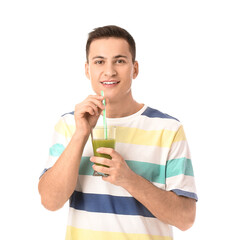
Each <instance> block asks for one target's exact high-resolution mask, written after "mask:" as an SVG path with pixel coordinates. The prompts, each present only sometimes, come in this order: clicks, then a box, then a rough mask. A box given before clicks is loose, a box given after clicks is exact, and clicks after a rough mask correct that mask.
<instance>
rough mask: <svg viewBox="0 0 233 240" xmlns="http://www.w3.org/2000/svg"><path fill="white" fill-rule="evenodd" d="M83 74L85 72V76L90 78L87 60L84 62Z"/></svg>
mask: <svg viewBox="0 0 233 240" xmlns="http://www.w3.org/2000/svg"><path fill="white" fill-rule="evenodd" d="M85 74H86V77H87V78H88V79H89V80H91V76H90V69H89V64H88V62H86V63H85Z"/></svg>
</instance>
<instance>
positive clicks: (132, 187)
mask: <svg viewBox="0 0 233 240" xmlns="http://www.w3.org/2000/svg"><path fill="white" fill-rule="evenodd" d="M99 152H100V153H105V154H109V155H111V157H112V159H111V160H109V159H106V158H99V157H92V158H91V159H90V160H91V161H92V162H94V163H100V164H103V165H107V166H109V168H106V167H102V166H98V165H93V168H94V170H96V171H98V172H102V173H105V174H109V176H108V177H103V180H105V181H108V182H110V183H112V184H115V185H118V186H121V187H123V188H124V189H126V190H127V191H128V192H129V193H130V194H131V195H132V196H133V197H134V198H135V199H137V200H138V201H139V202H141V203H142V204H143V205H144V206H145V207H146V208H147V209H148V210H149V211H150V212H151V213H152V214H153V215H154V216H155V217H157V218H158V219H160V220H161V221H163V222H164V223H168V224H170V225H173V226H176V227H177V228H179V229H180V230H183V231H185V230H187V229H188V228H190V227H191V226H192V224H193V223H194V219H195V213H196V201H195V200H194V199H191V198H186V197H182V196H178V195H176V194H175V193H173V192H168V191H165V190H162V189H160V188H158V187H156V186H154V185H153V184H152V183H150V182H149V181H147V180H146V179H144V178H143V177H141V176H139V175H137V174H136V173H134V172H133V171H132V170H131V169H130V168H129V167H128V165H127V163H126V162H125V160H124V159H123V158H122V157H121V156H120V154H118V153H117V152H116V151H115V150H113V149H110V148H100V149H99Z"/></svg>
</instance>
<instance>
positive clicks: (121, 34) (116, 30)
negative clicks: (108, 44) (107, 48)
mask: <svg viewBox="0 0 233 240" xmlns="http://www.w3.org/2000/svg"><path fill="white" fill-rule="evenodd" d="M109 37H114V38H122V39H125V40H126V41H127V42H128V44H129V51H130V53H131V55H132V61H133V62H135V58H136V46H135V41H134V39H133V37H132V36H131V35H130V34H129V33H128V32H127V31H126V30H125V29H123V28H120V27H118V26H114V25H108V26H104V27H99V28H95V29H94V30H93V31H92V32H90V33H89V34H88V39H87V44H86V59H87V62H88V55H89V50H90V45H91V43H92V42H93V41H94V40H97V39H101V38H109Z"/></svg>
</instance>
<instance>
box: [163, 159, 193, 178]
mask: <svg viewBox="0 0 233 240" xmlns="http://www.w3.org/2000/svg"><path fill="white" fill-rule="evenodd" d="M180 174H184V175H187V176H194V174H193V166H192V162H191V160H190V159H188V158H185V157H184V158H177V159H172V160H169V161H168V162H167V168H166V177H167V178H169V177H174V176H177V175H180Z"/></svg>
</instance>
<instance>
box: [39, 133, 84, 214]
mask: <svg viewBox="0 0 233 240" xmlns="http://www.w3.org/2000/svg"><path fill="white" fill-rule="evenodd" d="M87 137H88V136H87ZM87 137H85V136H79V135H78V134H75V135H73V137H72V139H71V140H70V142H69V144H68V145H67V147H66V149H65V150H64V151H63V153H62V154H61V156H60V157H59V158H58V160H57V161H56V163H55V164H54V166H53V167H52V168H50V169H49V170H48V171H47V172H45V173H44V175H43V176H42V177H41V179H40V181H39V185H38V189H39V193H40V195H41V203H42V205H44V207H45V208H47V209H48V210H51V211H55V210H57V209H59V208H61V207H62V206H63V205H64V204H65V203H66V201H67V200H68V199H69V197H70V196H71V194H72V193H73V191H74V189H75V186H76V184H77V179H78V169H79V165H80V161H81V157H82V152H83V148H84V146H85V144H86V141H87Z"/></svg>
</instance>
